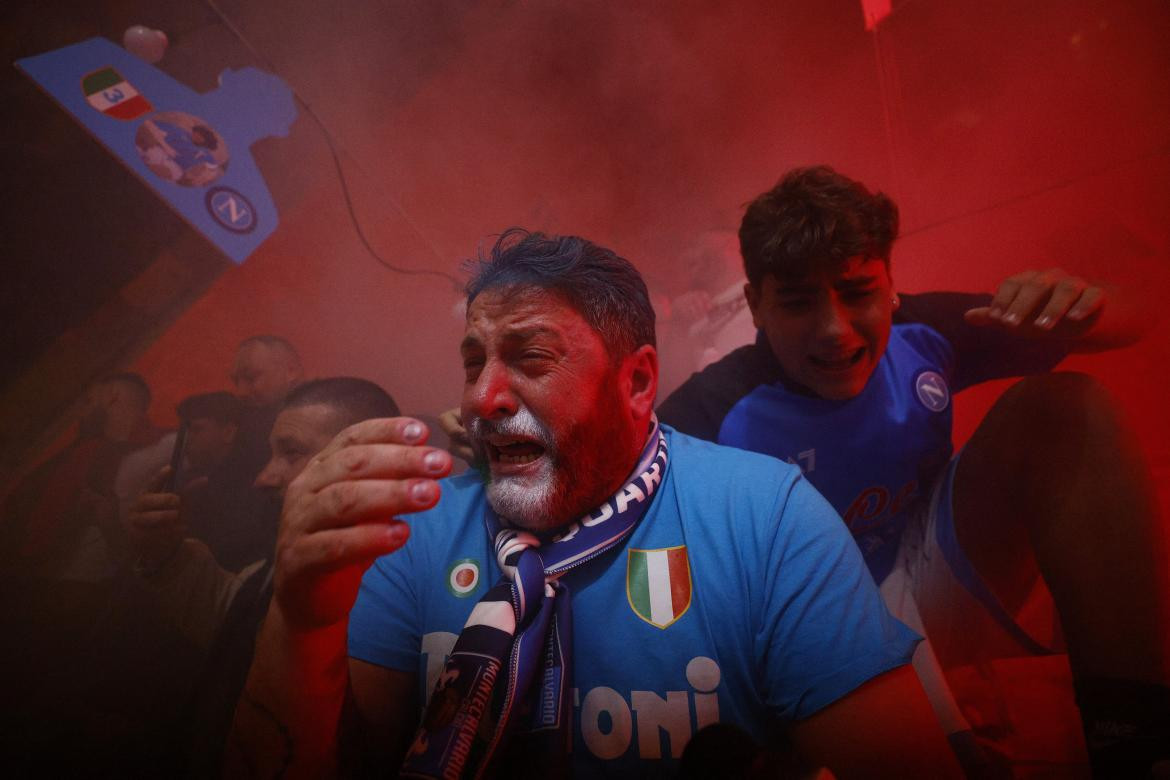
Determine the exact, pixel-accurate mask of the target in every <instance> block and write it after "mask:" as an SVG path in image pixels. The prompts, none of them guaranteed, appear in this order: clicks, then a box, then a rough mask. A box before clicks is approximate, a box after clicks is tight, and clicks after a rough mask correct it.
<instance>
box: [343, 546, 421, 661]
mask: <svg viewBox="0 0 1170 780" xmlns="http://www.w3.org/2000/svg"><path fill="white" fill-rule="evenodd" d="M413 541H414V540H410V541H408V542H407V543H406V544H405V545H404V546H403V547H402V548H401V549H399V550H398V551H396V552H393V553H391V554H389V555H384V556H382V557H381V558H378V559H377V560H376V561H374V564H373V565H372V566H371V567H370V568H369V569H367V570H366V574H365V576H364V577H362V586H361V590H360V591H359V592H358V597H357V601H356V602H354V605H353V609H352V610H350V613H349V656H350V657H351V658H356V659H358V660H359V661H366V662H368V663H372V664H377V665H378V666H384V667H387V668H390V669H398V670H401V671H404V672H412V673H414V672H418V663H419V654H420V652H421V650H420V648H421V646H422V629H421V626H422V623H421V619H420V609H419V604H418V594H417V593H416V591H415V588H414V578H413V577H412V576H411V572H412V571H414V570H415V567H414V561H413V558H414V555H413V552H414V550H413V546H412V542H413Z"/></svg>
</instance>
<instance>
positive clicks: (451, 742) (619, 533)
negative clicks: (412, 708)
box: [400, 421, 668, 778]
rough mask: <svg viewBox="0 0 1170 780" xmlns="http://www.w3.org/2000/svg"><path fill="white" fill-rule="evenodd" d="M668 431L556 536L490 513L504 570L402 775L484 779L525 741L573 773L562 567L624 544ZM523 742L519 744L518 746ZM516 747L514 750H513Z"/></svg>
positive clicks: (663, 461) (541, 760) (653, 483)
mask: <svg viewBox="0 0 1170 780" xmlns="http://www.w3.org/2000/svg"><path fill="white" fill-rule="evenodd" d="M667 462H668V460H667V453H666V437H665V436H664V435H663V434H662V431H661V430H660V429H659V427H658V423H657V421H654V426H653V430H652V431H651V432H650V435H649V437H648V438H647V441H646V446H645V447H644V448H643V450H642V455H641V457H639V459H638V465H637V466H636V467H635V468H634V471H633V473H632V475H631V476H630V478H629V479H628V480H627V481H626V483H625V484H624V485H623V486H622V488H621V489H620V490H618V491H617V492H616V493H615V494H614V495H612V496H611V497H610V498H609V499H608V500H607V501H606V502H605V503H603V504H602V505H601V506H600V507H599V508H598V509H597V510H596V511H595V512H592V513H590V514H589V515H586V516H585V517H583V518H581V519H580V520H578V521H577V522H575V523H573V524H572V525H571V526H569V528H568V530H566V531H565V533H563V534H561V535H560V536H557V537H556V538H554V539H553V540H552V541H551V542H549V543H546V544H543V545H542V544H541V542H540V540H539V539H537V538H536V537H535V536H534V535H532V534H530V533H528V532H527V531H522V530H518V529H514V528H504V527H502V525H501V523H500V520H499V518H498V517H497V516H496V514H495V512H493V511H492V510H491V509H490V508H489V509H488V511H487V516H486V518H485V520H486V525H487V531H488V535H489V536H490V537H492V538H493V539H495V550H496V559H497V560H498V561H499V564H500V569H501V571H502V572H503V576H502V577H501V578H500V581H499V582H498V583H497V584H496V585H495V586H494V587H492V588H491V589H490V590H488V592H487V593H486V594H484V596H483V598H482V599H480V601H479V603H478V604H476V605H475V607H474V608H473V609H472V611H471V615H470V616H469V617H468V618H467V623H466V624H465V625H464V627H463V632H462V633H461V634H460V635H459V639H458V641H457V642H456V643H455V647H454V649H453V650H452V651H451V656H450V657H449V658H448V660H447V664H446V666H445V667H444V669H443V672H442V674H440V675H439V679H438V683H437V684H436V686H435V691H434V693H433V694H432V695H431V700H430V704H429V705H428V707H427V710H426V713H425V715H424V716H423V722H422V726H421V727H420V728H419V731H418V734H417V736H416V737H415V740H414V744H413V745H412V746H411V748H410V750H409V752H408V753H407V756H406V761H405V762H404V764H403V767H402V772H401V774H400V777H410V778H459V777H473V778H479V777H484V776H485V775H486V776H491V775H493V774H495V773H496V772H498V771H499V770H500V769H501V763H502V760H501V756H502V755H503V754H504V749H505V748H506V747H509V745H508V743H509V742H516V743H518V742H520V741H521V740H522V741H523V743H524V744H523V748H522V751H523V759H524V761H525V763H526V764H529V765H533V764H535V765H537V766H539V767H540V768H541V776H543V777H557V776H564V775H567V774H568V753H569V745H570V741H571V739H572V728H571V722H572V707H571V704H570V702H569V697H568V692H569V689H570V688H571V681H572V649H573V637H572V628H573V624H572V617H571V612H570V594H569V591H568V588H567V587H566V586H565V585H564V583H562V582H560V579H559V578H560V576H561V575H562V574H564V573H565V572H567V571H568V570H569V569H572V568H575V567H577V566H581V565H582V564H585V563H587V562H588V561H590V560H592V559H594V558H596V557H597V556H599V555H602V554H603V553H605V552H607V551H609V550H612V549H613V548H614V547H617V546H618V545H619V544H622V543H623V542H624V541H625V540H626V538H627V537H628V536H629V535H630V533H631V532H632V531H633V530H634V527H635V526H636V525H637V524H638V521H639V520H641V519H642V516H643V515H644V514H645V513H646V510H647V508H649V506H650V502H651V500H652V498H653V496H654V493H655V492H656V490H657V488H658V487H659V486H660V485H661V484H662V480H663V479H664V478H665V476H666V467H667ZM511 747H512V748H517V749H519V748H518V746H517V745H513V746H511ZM509 752H512V751H511V750H509Z"/></svg>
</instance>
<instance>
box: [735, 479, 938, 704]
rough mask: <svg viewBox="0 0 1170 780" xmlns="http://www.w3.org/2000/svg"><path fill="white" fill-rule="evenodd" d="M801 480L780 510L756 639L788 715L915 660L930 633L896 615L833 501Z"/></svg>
mask: <svg viewBox="0 0 1170 780" xmlns="http://www.w3.org/2000/svg"><path fill="white" fill-rule="evenodd" d="M791 485H792V486H791V489H790V490H789V491H788V492H787V493H786V494H785V495H782V496H781V498H780V501H781V502H782V504H781V505H780V506H779V507H778V508H777V512H778V515H779V518H780V519H779V522H778V523H776V524H775V525H774V526H773V529H774V530H773V535H772V538H771V545H770V555H769V558H768V566H767V569H766V571H765V572H764V573H763V574H764V577H765V583H764V587H765V591H764V592H765V598H764V604H763V616H762V621H761V623H760V633H759V634H758V635H757V637H756V642H757V647H758V648H760V649H761V650H762V656H763V660H764V666H763V668H764V675H765V691H764V700H765V703H766V704H767V706H768V707H769V709H771V710H772V712H773V713H774V714H775V715H776V716H777V717H779V718H781V719H785V720H792V719H801V718H806V717H808V716H809V715H812V714H813V713H815V712H817V711H818V710H820V709H822V708H823V707H825V706H827V705H829V704H831V703H832V702H834V701H836V700H837V699H839V698H841V697H842V696H845V695H846V694H848V693H849V692H851V691H853V690H854V689H855V688H857V687H858V686H860V685H861V684H862V683H864V682H866V681H867V680H869V679H871V678H873V677H876V676H877V675H879V674H882V673H883V672H886V671H889V670H891V669H893V668H895V667H898V666H901V665H903V664H906V663H908V662H909V661H910V657H911V656H912V655H913V653H914V647H915V645H916V644H917V643H918V641H919V640H920V639H921V637H919V636H918V635H917V634H915V633H914V632H913V631H911V630H910V629H909V628H907V627H906V626H905V625H903V624H902V623H901V622H900V621H898V620H897V619H895V618H894V617H893V616H891V615H890V613H889V611H888V610H887V609H886V605H885V603H884V602H883V601H882V598H881V596H880V594H879V593H878V589H877V586H876V585H875V584H874V582H873V577H872V576H871V575H870V573H869V569H867V568H866V566H865V562H864V561H863V560H862V557H861V553H860V551H859V550H858V549H857V544H856V543H855V542H854V541H853V538H852V537H851V536H850V534H849V531H848V529H846V527H845V524H844V523H843V522H842V521H841V519H840V517H839V516H838V515H837V513H836V512H835V511H834V510H833V508H832V507H831V506H830V505H829V503H828V502H827V501H826V500H825V499H824V498H823V497H822V496H821V495H820V493H818V492H817V491H816V490H815V489H814V488H813V487H812V486H811V485H810V484H809V483H808V482H807V481H805V480H804V479H797V480H795V481H794V482H792V483H791Z"/></svg>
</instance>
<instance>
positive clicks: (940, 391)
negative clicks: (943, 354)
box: [914, 371, 951, 412]
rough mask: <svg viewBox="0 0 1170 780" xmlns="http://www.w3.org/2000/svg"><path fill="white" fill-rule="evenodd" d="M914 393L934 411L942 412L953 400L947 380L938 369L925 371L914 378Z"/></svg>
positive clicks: (924, 404) (919, 400)
mask: <svg viewBox="0 0 1170 780" xmlns="http://www.w3.org/2000/svg"><path fill="white" fill-rule="evenodd" d="M914 394H915V395H916V396H918V402H919V403H921V404H922V405H923V406H925V407H926V408H927V409H929V410H930V411H932V412H941V411H943V410H944V409H946V408H947V405H948V404H950V402H951V390H950V388H949V387H947V380H945V379H943V377H942V374H940V373H938V372H937V371H923V372H922V373H920V374H919V375H918V376H916V377H915V378H914Z"/></svg>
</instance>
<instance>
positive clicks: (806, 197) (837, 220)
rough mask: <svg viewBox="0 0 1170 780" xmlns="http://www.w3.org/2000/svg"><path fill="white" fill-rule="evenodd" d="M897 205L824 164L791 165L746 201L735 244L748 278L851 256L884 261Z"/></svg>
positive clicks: (805, 272) (827, 267)
mask: <svg viewBox="0 0 1170 780" xmlns="http://www.w3.org/2000/svg"><path fill="white" fill-rule="evenodd" d="M897 235H898V207H897V206H896V205H895V204H894V202H893V201H892V200H890V199H889V198H888V197H886V196H885V195H884V194H883V193H881V192H878V193H872V192H870V191H869V190H868V189H866V187H865V186H864V185H863V184H861V183H860V182H857V181H854V180H853V179H850V178H849V177H848V176H842V175H841V174H839V173H837V172H836V171H834V170H833V169H832V168H830V167H828V166H827V165H818V166H816V167H812V168H796V169H794V170H792V171H789V172H788V173H787V174H785V176H784V178H783V179H781V180H780V182H779V183H778V184H777V185H776V186H775V187H773V188H772V189H770V190H768V191H767V192H765V193H764V194H763V195H760V196H759V197H758V198H756V199H755V200H753V201H752V202H751V203H750V204H748V207H747V211H746V212H745V213H744V215H743V221H742V222H741V223H740V227H739V247H740V252H741V253H742V254H743V266H744V272H745V273H746V274H747V278H748V281H750V282H751V283H752V284H753V285H755V286H757V287H758V286H759V285H760V282H761V281H762V280H763V278H764V276H766V275H768V274H772V275H774V276H776V277H777V278H778V279H799V278H803V277H807V276H809V275H810V274H812V273H814V272H818V271H829V272H832V271H835V270H837V268H838V267H839V266H840V265H841V264H842V263H844V262H845V261H846V260H848V259H849V258H851V257H858V256H860V257H865V258H875V257H876V258H878V259H881V260H884V261H886V263H887V264H888V263H889V261H890V247H891V246H892V245H893V243H894V239H895V238H896V237H897Z"/></svg>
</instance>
